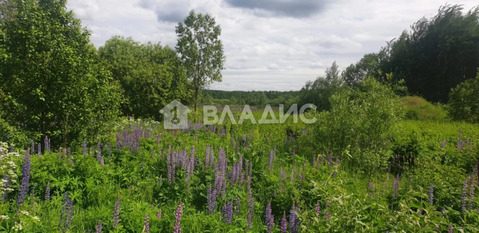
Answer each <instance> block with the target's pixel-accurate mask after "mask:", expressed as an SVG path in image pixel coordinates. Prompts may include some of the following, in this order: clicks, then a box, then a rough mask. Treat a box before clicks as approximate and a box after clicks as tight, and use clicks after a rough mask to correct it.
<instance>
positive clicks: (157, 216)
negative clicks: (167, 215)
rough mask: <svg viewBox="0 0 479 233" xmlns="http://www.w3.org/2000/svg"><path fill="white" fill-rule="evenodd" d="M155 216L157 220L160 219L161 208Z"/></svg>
mask: <svg viewBox="0 0 479 233" xmlns="http://www.w3.org/2000/svg"><path fill="white" fill-rule="evenodd" d="M156 218H157V219H158V220H160V219H161V210H160V211H158V214H156Z"/></svg>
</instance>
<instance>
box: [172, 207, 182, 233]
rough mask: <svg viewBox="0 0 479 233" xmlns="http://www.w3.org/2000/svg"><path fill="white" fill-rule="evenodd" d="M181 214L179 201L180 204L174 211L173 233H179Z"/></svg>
mask: <svg viewBox="0 0 479 233" xmlns="http://www.w3.org/2000/svg"><path fill="white" fill-rule="evenodd" d="M181 212H182V207H181V201H180V203H178V208H177V209H176V215H175V228H174V229H173V233H181Z"/></svg>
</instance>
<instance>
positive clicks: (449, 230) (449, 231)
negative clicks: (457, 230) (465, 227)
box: [447, 225, 453, 233]
mask: <svg viewBox="0 0 479 233" xmlns="http://www.w3.org/2000/svg"><path fill="white" fill-rule="evenodd" d="M447 232H448V233H453V231H452V226H451V225H449V226H448V227H447Z"/></svg>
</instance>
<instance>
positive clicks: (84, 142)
mask: <svg viewBox="0 0 479 233" xmlns="http://www.w3.org/2000/svg"><path fill="white" fill-rule="evenodd" d="M117 149H119V148H117ZM82 150H83V155H86V154H87V151H88V149H87V145H86V138H85V140H83V146H82Z"/></svg>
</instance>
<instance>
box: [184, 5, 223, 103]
mask: <svg viewBox="0 0 479 233" xmlns="http://www.w3.org/2000/svg"><path fill="white" fill-rule="evenodd" d="M176 34H177V35H178V43H177V45H176V51H177V52H178V54H179V57H180V60H181V62H182V64H183V66H184V67H185V69H186V75H187V77H188V78H189V79H190V81H191V85H192V88H193V91H194V109H195V111H196V110H197V107H198V102H199V98H200V91H201V89H203V88H204V87H205V86H206V85H208V84H211V83H213V82H220V81H221V79H222V75H221V70H223V65H224V63H225V57H224V55H223V43H222V42H221V39H220V36H221V27H220V26H219V25H217V24H216V21H215V18H214V17H212V16H211V15H209V14H202V13H196V12H195V11H194V10H192V11H190V13H189V15H188V16H187V17H186V18H185V20H184V22H180V23H178V26H177V27H176Z"/></svg>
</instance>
